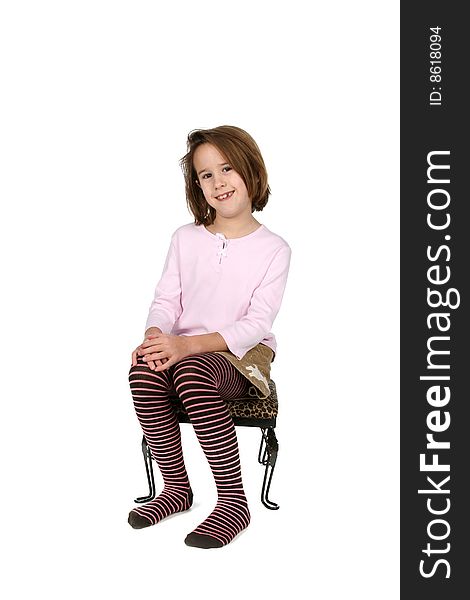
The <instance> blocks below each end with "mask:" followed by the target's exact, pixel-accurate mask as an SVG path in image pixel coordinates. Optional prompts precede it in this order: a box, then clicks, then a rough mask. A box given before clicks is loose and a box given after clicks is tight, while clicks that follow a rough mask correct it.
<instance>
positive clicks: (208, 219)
mask: <svg viewBox="0 0 470 600" xmlns="http://www.w3.org/2000/svg"><path fill="white" fill-rule="evenodd" d="M201 144H212V145H213V146H215V147H216V148H217V150H218V151H219V152H220V153H221V154H222V155H223V156H224V157H225V158H226V159H227V162H228V163H230V165H231V166H232V167H233V169H234V170H235V171H236V172H237V173H238V174H239V175H240V177H241V178H242V179H243V181H244V183H245V185H246V189H247V191H248V195H249V197H250V198H251V212H253V211H255V210H263V208H264V207H265V206H266V204H267V203H268V198H269V195H270V193H271V190H270V188H269V185H268V174H267V172H266V166H265V164H264V160H263V157H262V156H261V152H260V149H259V148H258V146H257V144H256V142H255V140H254V139H253V138H252V137H251V135H249V134H248V133H247V132H246V131H244V130H243V129H240V127H234V126H233V125H221V126H220V127H214V128H213V129H195V130H193V131H191V132H190V133H189V135H188V140H187V148H188V152H187V153H186V154H185V155H184V156H183V158H181V160H180V165H181V168H182V169H183V173H184V180H185V187H186V202H187V204H188V208H189V210H190V211H191V212H192V214H193V215H194V221H195V224H196V225H211V224H212V223H213V222H214V220H215V216H216V212H215V209H214V208H212V206H210V205H209V204H208V203H207V202H206V199H205V198H204V194H203V192H202V189H201V188H200V187H199V185H198V183H197V182H198V178H197V173H196V170H195V169H194V166H193V157H194V152H195V150H196V148H197V147H198V146H200V145H201Z"/></svg>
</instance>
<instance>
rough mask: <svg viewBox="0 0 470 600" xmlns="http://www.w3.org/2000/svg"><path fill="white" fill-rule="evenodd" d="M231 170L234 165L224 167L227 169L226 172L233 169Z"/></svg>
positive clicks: (224, 169)
mask: <svg viewBox="0 0 470 600" xmlns="http://www.w3.org/2000/svg"><path fill="white" fill-rule="evenodd" d="M231 170H232V167H231V166H230V165H227V166H225V167H224V168H223V169H222V171H225V172H227V171H231Z"/></svg>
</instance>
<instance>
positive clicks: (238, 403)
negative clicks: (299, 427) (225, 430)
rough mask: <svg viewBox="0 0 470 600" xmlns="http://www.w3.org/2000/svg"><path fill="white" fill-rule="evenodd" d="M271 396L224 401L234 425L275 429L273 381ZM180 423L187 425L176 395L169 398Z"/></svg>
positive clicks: (270, 383)
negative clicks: (261, 398)
mask: <svg viewBox="0 0 470 600" xmlns="http://www.w3.org/2000/svg"><path fill="white" fill-rule="evenodd" d="M269 390H270V392H271V395H270V396H268V397H267V398H264V399H263V400H260V399H259V398H257V397H256V396H246V397H245V398H237V399H234V400H225V403H226V404H227V408H228V411H229V413H230V415H231V416H232V419H233V422H234V424H235V425H236V426H237V425H240V426H245V427H276V417H277V393H276V385H275V383H274V381H272V380H271V381H270V382H269ZM170 400H171V401H172V402H173V405H174V407H175V410H176V415H177V417H178V421H179V422H180V423H189V418H188V415H187V414H186V411H185V409H184V406H183V403H182V402H181V400H180V399H179V398H178V396H177V395H176V394H173V395H171V396H170Z"/></svg>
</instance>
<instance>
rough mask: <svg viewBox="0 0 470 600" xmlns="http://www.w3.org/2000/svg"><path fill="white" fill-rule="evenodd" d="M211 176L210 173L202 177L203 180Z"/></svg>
mask: <svg viewBox="0 0 470 600" xmlns="http://www.w3.org/2000/svg"><path fill="white" fill-rule="evenodd" d="M210 176H211V174H210V173H204V175H203V176H202V179H207V178H208V177H210Z"/></svg>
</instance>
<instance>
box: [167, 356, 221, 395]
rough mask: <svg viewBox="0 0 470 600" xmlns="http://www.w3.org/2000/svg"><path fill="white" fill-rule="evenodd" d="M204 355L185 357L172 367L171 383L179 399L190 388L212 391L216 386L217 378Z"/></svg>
mask: <svg viewBox="0 0 470 600" xmlns="http://www.w3.org/2000/svg"><path fill="white" fill-rule="evenodd" d="M207 354H208V353H205V354H193V355H191V356H186V357H185V358H183V359H182V360H180V361H179V362H177V363H176V364H175V366H174V375H173V381H174V385H175V390H176V392H177V393H178V395H179V396H180V397H182V399H183V397H184V396H185V393H184V392H187V391H188V390H189V389H190V388H191V387H193V386H194V387H196V388H197V389H198V390H200V389H213V388H214V387H215V386H216V385H217V381H216V379H217V377H216V373H215V371H214V369H213V368H212V367H213V366H212V364H211V361H210V357H208V356H207Z"/></svg>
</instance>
